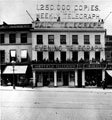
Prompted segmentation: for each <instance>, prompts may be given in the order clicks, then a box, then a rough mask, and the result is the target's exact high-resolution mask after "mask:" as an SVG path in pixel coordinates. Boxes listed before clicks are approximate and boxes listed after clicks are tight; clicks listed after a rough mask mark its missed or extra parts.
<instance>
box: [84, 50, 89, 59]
mask: <svg viewBox="0 0 112 120" xmlns="http://www.w3.org/2000/svg"><path fill="white" fill-rule="evenodd" d="M84 60H85V61H89V52H84Z"/></svg>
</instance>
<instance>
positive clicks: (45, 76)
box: [43, 74, 49, 86]
mask: <svg viewBox="0 0 112 120" xmlns="http://www.w3.org/2000/svg"><path fill="white" fill-rule="evenodd" d="M48 85H49V83H48V74H43V86H48Z"/></svg>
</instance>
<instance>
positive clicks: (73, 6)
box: [37, 1, 101, 20]
mask: <svg viewBox="0 0 112 120" xmlns="http://www.w3.org/2000/svg"><path fill="white" fill-rule="evenodd" d="M63 3H64V2H63V1H60V4H57V3H56V2H54V3H53V4H51V3H50V2H47V3H45V2H38V4H37V18H39V19H40V20H51V19H52V20H56V19H57V18H58V17H59V16H60V17H61V19H62V20H98V19H99V18H100V15H99V12H100V11H101V10H100V7H99V5H97V4H88V3H84V4H82V3H81V2H80V1H78V2H76V1H75V2H74V1H71V2H68V3H67V1H66V3H65V4H63Z"/></svg>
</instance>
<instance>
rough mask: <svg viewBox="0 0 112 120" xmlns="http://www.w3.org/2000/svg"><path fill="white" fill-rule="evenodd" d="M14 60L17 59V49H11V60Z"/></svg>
mask: <svg viewBox="0 0 112 120" xmlns="http://www.w3.org/2000/svg"><path fill="white" fill-rule="evenodd" d="M12 60H14V61H16V50H10V62H11V61H12Z"/></svg>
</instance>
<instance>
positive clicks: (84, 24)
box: [33, 21, 103, 28]
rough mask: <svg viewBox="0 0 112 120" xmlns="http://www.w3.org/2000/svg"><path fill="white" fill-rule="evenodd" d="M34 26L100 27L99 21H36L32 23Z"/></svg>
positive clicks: (101, 25) (101, 24)
mask: <svg viewBox="0 0 112 120" xmlns="http://www.w3.org/2000/svg"><path fill="white" fill-rule="evenodd" d="M33 26H34V28H101V27H103V23H101V22H59V23H58V22H38V21H35V22H34V23H33Z"/></svg>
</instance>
